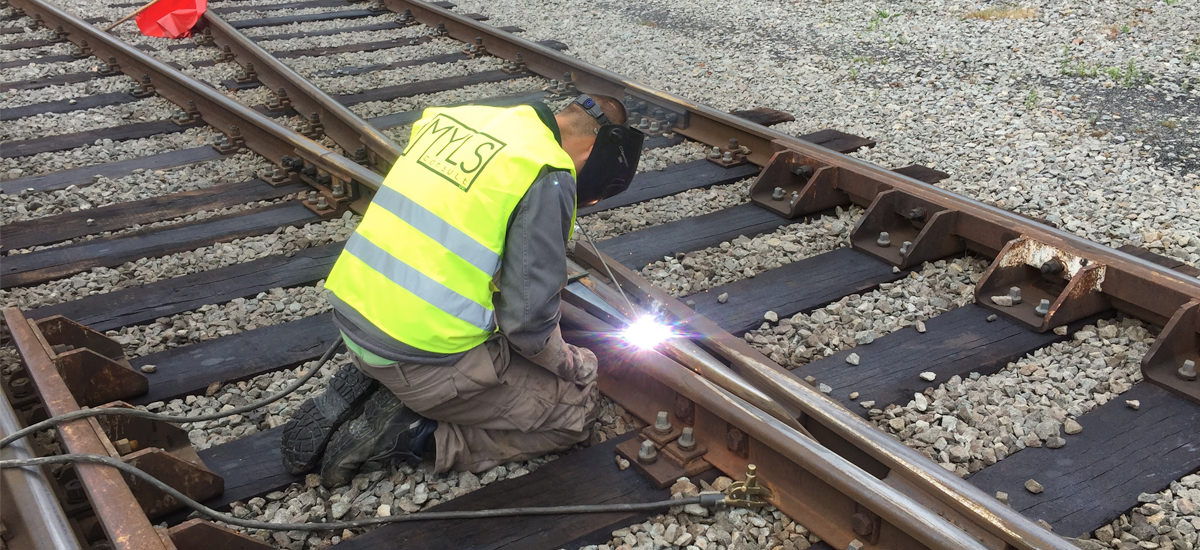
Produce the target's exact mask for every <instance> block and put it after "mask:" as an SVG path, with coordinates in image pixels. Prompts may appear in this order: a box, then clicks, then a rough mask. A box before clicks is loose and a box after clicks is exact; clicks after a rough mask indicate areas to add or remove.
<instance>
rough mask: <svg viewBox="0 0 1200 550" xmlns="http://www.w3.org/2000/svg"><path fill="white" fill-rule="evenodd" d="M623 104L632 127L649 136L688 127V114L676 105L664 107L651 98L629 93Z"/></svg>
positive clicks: (622, 101) (626, 93) (626, 94)
mask: <svg viewBox="0 0 1200 550" xmlns="http://www.w3.org/2000/svg"><path fill="white" fill-rule="evenodd" d="M621 103H623V104H624V105H625V112H626V114H627V115H628V117H627V118H628V121H629V124H630V126H634V127H636V128H638V129H639V130H641V131H643V132H645V133H647V134H660V133H661V134H666V133H671V132H674V131H675V130H676V129H682V128H687V127H688V122H689V119H688V112H687V111H686V110H682V109H678V108H676V107H675V106H674V105H663V104H660V103H657V102H655V101H654V99H653V98H651V97H648V96H642V95H639V94H637V93H636V92H628V91H627V92H625V97H624V98H623V99H622V100H621ZM635 123H636V124H635Z"/></svg>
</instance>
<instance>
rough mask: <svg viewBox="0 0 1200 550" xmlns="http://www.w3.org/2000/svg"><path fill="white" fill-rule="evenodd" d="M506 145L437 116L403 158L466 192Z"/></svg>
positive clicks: (445, 117) (405, 152)
mask: <svg viewBox="0 0 1200 550" xmlns="http://www.w3.org/2000/svg"><path fill="white" fill-rule="evenodd" d="M504 145H505V143H504V142H503V141H500V140H498V139H496V138H494V137H492V136H489V135H487V134H485V133H483V132H478V131H476V130H474V129H472V128H471V127H469V126H467V125H466V124H463V123H461V122H459V121H457V120H455V119H454V118H452V117H449V116H446V115H444V114H439V115H437V116H435V117H433V119H432V120H430V121H429V122H427V123H426V124H425V127H424V128H421V133H419V134H417V135H416V136H415V137H414V138H413V140H412V143H409V144H408V148H407V149H406V150H405V151H404V156H406V157H409V158H412V159H413V160H415V161H416V163H417V164H419V165H421V166H424V167H425V168H427V169H429V170H430V171H431V172H433V173H435V174H437V175H439V176H441V177H443V178H445V179H446V180H447V181H449V182H450V183H453V184H454V185H457V186H458V187H459V189H462V190H463V191H467V190H469V189H470V188H471V184H473V183H475V179H476V178H478V177H479V174H480V173H482V172H483V169H484V168H485V167H487V165H488V163H489V162H491V161H492V159H493V158H495V157H496V154H497V153H499V152H500V150H501V149H503V148H504Z"/></svg>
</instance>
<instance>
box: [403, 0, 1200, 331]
mask: <svg viewBox="0 0 1200 550" xmlns="http://www.w3.org/2000/svg"><path fill="white" fill-rule="evenodd" d="M383 3H384V5H386V6H387V7H388V8H390V9H392V10H393V11H397V12H402V11H409V12H411V13H412V15H413V16H414V17H415V18H416V19H417V20H418V21H421V22H422V23H425V24H426V25H430V26H433V25H439V24H441V25H444V26H445V28H446V31H447V32H448V34H449V35H450V36H451V37H454V38H457V39H459V40H462V41H464V42H472V41H476V40H477V39H478V41H479V43H480V44H482V45H483V46H484V47H485V48H486V50H487V51H488V52H489V53H490V54H492V55H497V56H500V57H503V58H505V59H509V60H515V59H516V58H517V56H518V55H519V56H520V58H521V61H522V62H523V63H524V64H525V65H526V67H527V68H528V69H529V70H530V71H531V72H534V73H537V74H541V75H543V76H546V77H549V78H560V77H561V75H564V74H565V73H569V74H570V75H571V80H572V82H573V83H574V84H575V85H576V86H577V87H578V88H579V89H580V90H583V91H588V92H594V93H602V94H607V95H612V96H615V97H618V98H620V97H623V96H625V95H626V94H631V95H633V96H634V97H635V98H639V99H642V100H646V101H648V102H651V103H653V104H654V105H655V106H657V107H661V108H663V109H666V110H668V111H675V112H680V113H686V119H687V123H686V126H685V127H682V128H677V129H676V130H675V131H676V132H677V133H679V134H681V135H684V136H686V137H689V138H691V139H694V140H697V141H701V142H704V143H707V144H710V145H725V144H727V143H728V141H729V139H730V138H736V139H737V140H738V142H739V144H740V145H742V146H745V147H748V148H749V154H748V160H749V161H751V162H753V163H755V164H758V165H760V166H763V165H766V164H767V163H768V162H769V161H770V159H771V157H772V156H773V155H774V154H775V153H776V152H778V151H781V150H792V151H797V152H798V153H800V154H801V155H803V156H805V157H808V158H811V159H814V160H815V161H817V162H818V163H823V164H826V165H830V166H835V167H837V168H838V169H840V170H841V173H840V174H839V175H838V177H837V178H836V182H835V186H836V190H837V191H840V192H844V193H846V194H847V195H849V200H851V201H853V202H855V203H857V204H860V205H864V206H866V205H870V204H871V203H872V201H873V200H874V199H875V197H876V196H877V195H878V194H879V193H881V192H883V191H886V190H888V189H895V190H898V191H901V192H903V193H905V194H908V195H911V196H913V197H917V198H919V199H923V200H925V201H928V202H930V203H932V204H935V205H938V206H940V207H942V208H945V209H947V210H950V211H953V212H957V213H958V220H957V221H956V223H955V224H954V228H953V233H954V234H955V235H956V236H958V237H960V238H962V239H963V240H964V241H966V242H967V244H968V245H970V247H971V248H973V249H976V250H978V251H981V252H985V253H990V254H992V255H994V254H995V253H996V252H998V251H1000V250H1001V249H1002V248H1003V247H1004V245H1005V244H1006V243H1007V242H1009V241H1010V240H1013V239H1014V238H1017V237H1019V236H1022V235H1025V236H1028V237H1030V238H1032V239H1034V240H1036V241H1039V242H1042V243H1045V244H1048V245H1050V246H1054V247H1056V248H1059V249H1061V250H1064V251H1067V252H1069V253H1071V254H1074V255H1076V256H1080V257H1084V258H1087V259H1089V260H1090V261H1091V262H1092V263H1096V262H1099V263H1100V264H1102V265H1105V266H1107V275H1106V276H1105V278H1104V281H1103V286H1102V289H1101V291H1102V292H1103V293H1104V295H1106V296H1107V297H1109V298H1110V299H1111V300H1112V304H1113V306H1114V307H1116V308H1117V309H1120V310H1122V311H1125V312H1127V313H1129V314H1131V315H1133V316H1135V317H1139V318H1143V319H1146V320H1148V321H1151V322H1154V323H1157V324H1162V323H1163V322H1165V321H1166V320H1167V319H1170V318H1171V316H1172V315H1174V314H1175V313H1176V311H1177V310H1178V309H1179V308H1180V307H1182V306H1184V305H1186V304H1187V303H1188V302H1189V301H1191V300H1200V280H1198V279H1196V278H1192V277H1187V276H1185V275H1182V274H1180V273H1178V272H1175V271H1173V270H1170V269H1167V268H1164V267H1162V266H1159V265H1156V264H1154V263H1152V262H1149V261H1146V260H1143V259H1141V258H1138V257H1136V256H1132V255H1130V254H1127V253H1124V252H1121V251H1118V250H1114V249H1112V248H1109V247H1105V246H1101V245H1099V244H1096V243H1093V242H1090V241H1088V240H1086V239H1084V238H1082V237H1079V236H1077V235H1074V234H1071V233H1068V232H1066V231H1063V230H1060V229H1057V228H1054V227H1051V226H1048V225H1044V224H1042V223H1038V222H1036V221H1034V220H1031V219H1029V218H1025V217H1022V216H1020V215H1018V214H1014V213H1012V212H1007V211H1005V210H1002V209H999V208H996V207H994V206H991V205H987V204H984V203H981V202H979V201H976V200H972V199H969V198H967V197H963V196H961V195H957V194H955V193H952V192H950V191H947V190H944V189H939V188H937V187H934V186H932V185H929V184H926V183H924V182H921V181H918V180H915V179H913V178H910V177H907V176H904V175H901V174H898V173H895V172H892V171H890V170H888V169H886V168H883V167H881V166H877V165H875V164H871V163H869V162H865V161H863V160H859V159H856V158H854V157H850V156H847V155H843V154H841V153H837V152H835V151H830V150H828V149H825V148H823V147H819V146H816V145H813V144H811V143H808V142H805V141H803V140H801V139H798V138H796V137H794V136H790V135H787V134H784V133H782V132H778V131H776V130H772V129H770V128H766V127H764V126H761V125H758V124H754V123H752V122H747V121H745V120H741V119H738V118H737V117H734V116H733V115H729V114H726V113H722V112H720V111H717V110H714V109H712V108H710V107H706V106H704V105H700V104H697V103H693V102H691V101H688V100H686V99H683V98H680V97H677V96H675V95H672V94H668V93H666V92H662V91H660V90H656V89H654V88H651V87H649V86H646V85H643V84H640V83H637V82H634V81H631V80H629V79H627V78H625V77H624V76H621V75H619V74H617V73H615V72H612V71H609V70H606V69H602V68H600V67H596V66H595V65H592V64H589V63H586V62H583V61H580V60H577V59H574V58H571V57H569V56H566V55H564V54H562V53H560V52H557V51H554V50H552V49H550V48H547V47H545V46H542V45H540V44H537V43H535V42H532V41H529V40H526V39H524V38H521V37H518V36H515V35H513V34H510V33H507V32H504V31H501V30H499V29H496V28H494V27H491V26H488V25H485V24H482V23H479V22H477V21H474V20H471V19H469V18H466V17H463V16H461V15H458V14H455V13H453V12H451V11H449V10H446V9H444V8H441V7H438V6H436V5H433V4H429V3H426V2H422V1H419V0H383Z"/></svg>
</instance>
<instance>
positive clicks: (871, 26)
mask: <svg viewBox="0 0 1200 550" xmlns="http://www.w3.org/2000/svg"><path fill="white" fill-rule="evenodd" d="M897 17H900V14H899V13H888V12H886V11H883V10H875V15H873V16H871V20H870V21H868V22H867V30H869V31H874V30H879V27H880V26H881V25H882V24H883V23H884V22H885V21H887V20H888V19H895V18H897Z"/></svg>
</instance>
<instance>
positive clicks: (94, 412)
mask: <svg viewBox="0 0 1200 550" xmlns="http://www.w3.org/2000/svg"><path fill="white" fill-rule="evenodd" d="M343 343H344V342H343V341H342V339H341V338H337V339H336V340H335V341H334V342H333V344H332V345H330V346H329V349H327V350H325V353H324V354H323V355H321V358H320V359H318V360H317V364H316V365H314V366H313V367H312V368H311V369H309V371H308V372H306V373H304V376H301V377H300V378H297V379H296V381H295V382H292V385H290V386H288V387H286V388H284V389H283V390H280V392H279V393H277V394H275V395H270V396H267V397H266V398H264V399H262V400H260V401H255V402H253V403H249V404H246V405H242V406H241V407H237V408H234V409H231V410H228V411H222V412H217V413H213V414H205V415H201V416H171V415H166V414H157V413H152V412H149V411H144V410H141V409H125V408H103V409H79V410H77V411H71V412H69V413H64V414H60V415H58V416H52V417H50V418H47V419H45V420H43V421H41V422H37V423H35V424H31V425H29V426H26V427H25V428H22V429H20V430H17V431H15V432H13V433H11V434H9V435H8V436H5V437H4V439H0V449H3V448H5V447H7V446H9V445H11V444H12V443H13V442H14V441H17V440H18V439H21V438H23V437H25V436H27V435H29V434H32V433H35V432H39V431H41V430H45V429H49V428H53V427H55V426H58V425H59V424H65V423H67V422H71V421H72V420H79V419H80V418H89V417H92V416H134V417H138V418H149V419H150V420H159V421H162V422H171V423H174V424H187V423H189V422H204V421H207V420H216V419H218V418H225V417H228V416H233V415H235V414H243V413H247V412H250V411H252V410H254V409H258V408H261V407H265V406H267V405H270V404H271V403H274V402H276V401H279V400H280V399H283V398H284V397H287V396H288V394H290V393H292V392H294V391H296V390H298V389H300V386H303V385H304V383H305V382H308V381H309V380H311V379H312V378H313V377H314V376H316V375H317V372H318V371H320V370H321V367H323V366H325V363H327V362H329V360H330V359H332V358H333V355H334V354H335V353H337V350H338V349H339V348H341V347H342V345H343Z"/></svg>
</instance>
